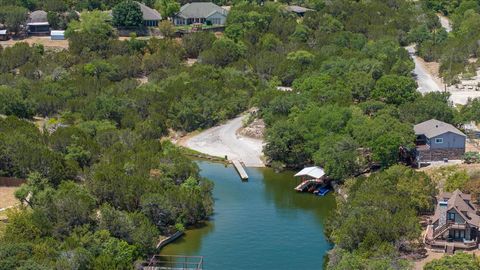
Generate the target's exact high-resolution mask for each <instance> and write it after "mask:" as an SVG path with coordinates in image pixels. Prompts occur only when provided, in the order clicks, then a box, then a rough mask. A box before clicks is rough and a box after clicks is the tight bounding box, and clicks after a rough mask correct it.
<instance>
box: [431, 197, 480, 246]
mask: <svg viewBox="0 0 480 270" xmlns="http://www.w3.org/2000/svg"><path fill="white" fill-rule="evenodd" d="M436 199H437V206H436V208H435V214H434V215H433V216H432V217H431V218H430V222H429V223H430V224H429V225H428V227H427V232H426V238H425V240H426V243H427V244H428V245H430V247H432V248H440V249H445V251H449V252H454V250H455V249H476V248H477V247H478V242H479V237H478V236H479V233H478V232H479V231H478V230H479V227H480V216H478V215H477V208H476V207H475V206H474V205H473V204H472V202H471V195H470V194H465V193H462V192H461V191H460V190H458V189H457V190H455V191H454V192H443V193H441V194H440V195H438V196H437V198H436Z"/></svg>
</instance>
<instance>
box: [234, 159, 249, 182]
mask: <svg viewBox="0 0 480 270" xmlns="http://www.w3.org/2000/svg"><path fill="white" fill-rule="evenodd" d="M232 164H233V167H235V170H237V172H238V174H239V175H240V178H241V179H242V180H248V174H247V172H246V171H245V169H244V168H243V165H242V163H240V161H238V160H234V161H232Z"/></svg>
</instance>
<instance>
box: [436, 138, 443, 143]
mask: <svg viewBox="0 0 480 270" xmlns="http://www.w3.org/2000/svg"><path fill="white" fill-rule="evenodd" d="M435 143H443V138H435Z"/></svg>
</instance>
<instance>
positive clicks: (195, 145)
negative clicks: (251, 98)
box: [180, 115, 265, 180]
mask: <svg viewBox="0 0 480 270" xmlns="http://www.w3.org/2000/svg"><path fill="white" fill-rule="evenodd" d="M244 118H245V115H241V116H239V117H236V118H234V119H232V120H230V121H227V122H226V123H224V124H222V125H219V126H216V127H212V128H209V129H207V130H204V131H203V132H201V133H199V134H197V135H194V136H192V137H190V138H188V139H186V140H185V141H181V142H180V144H181V145H182V146H184V147H187V148H190V149H193V150H195V151H198V152H200V153H204V154H208V155H211V156H215V157H221V158H225V159H228V161H229V162H230V163H231V164H232V165H233V166H234V167H235V170H236V171H237V172H238V174H239V176H240V178H241V179H242V180H247V179H248V174H247V172H246V171H245V167H264V166H265V164H264V163H263V161H262V159H261V156H262V155H263V145H264V142H263V140H261V139H253V138H249V137H246V136H243V135H241V134H239V133H238V132H237V131H238V130H239V129H240V128H241V127H242V126H243V119H244Z"/></svg>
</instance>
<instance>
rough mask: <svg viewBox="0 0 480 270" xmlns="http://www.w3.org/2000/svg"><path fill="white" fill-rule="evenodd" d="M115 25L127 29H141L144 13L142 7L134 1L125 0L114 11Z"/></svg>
mask: <svg viewBox="0 0 480 270" xmlns="http://www.w3.org/2000/svg"><path fill="white" fill-rule="evenodd" d="M112 16H113V25H115V26H118V27H125V28H136V27H140V26H141V25H142V23H143V13H142V10H141V9H140V5H139V4H138V3H137V2H135V1H132V0H125V1H122V2H120V3H119V4H118V5H116V6H115V7H114V8H113V10H112Z"/></svg>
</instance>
